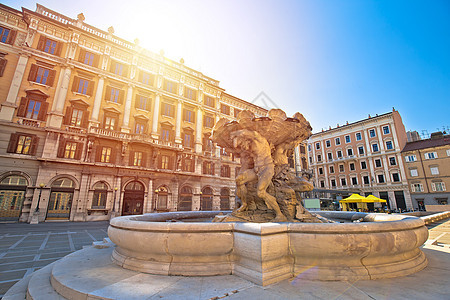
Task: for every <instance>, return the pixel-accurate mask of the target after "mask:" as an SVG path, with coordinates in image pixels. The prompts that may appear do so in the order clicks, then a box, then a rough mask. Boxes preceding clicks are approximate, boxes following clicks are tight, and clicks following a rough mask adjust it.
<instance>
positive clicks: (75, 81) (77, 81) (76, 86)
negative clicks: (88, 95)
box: [72, 76, 80, 92]
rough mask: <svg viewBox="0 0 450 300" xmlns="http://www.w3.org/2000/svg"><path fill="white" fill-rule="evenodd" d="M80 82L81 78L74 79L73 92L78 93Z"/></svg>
mask: <svg viewBox="0 0 450 300" xmlns="http://www.w3.org/2000/svg"><path fill="white" fill-rule="evenodd" d="M79 82H80V77H78V76H75V77H74V78H73V84H72V92H76V91H77V89H78V83H79Z"/></svg>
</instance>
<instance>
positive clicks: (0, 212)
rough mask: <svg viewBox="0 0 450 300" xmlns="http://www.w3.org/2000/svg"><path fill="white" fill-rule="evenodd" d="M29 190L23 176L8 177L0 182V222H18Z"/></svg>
mask: <svg viewBox="0 0 450 300" xmlns="http://www.w3.org/2000/svg"><path fill="white" fill-rule="evenodd" d="M26 188H27V180H26V179H25V178H24V177H22V176H16V175H12V176H8V177H6V178H4V179H3V180H2V181H1V182H0V221H18V220H19V217H20V213H21V211H22V204H23V200H24V197H25V190H26Z"/></svg>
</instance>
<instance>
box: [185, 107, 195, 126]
mask: <svg viewBox="0 0 450 300" xmlns="http://www.w3.org/2000/svg"><path fill="white" fill-rule="evenodd" d="M184 121H186V122H191V123H194V122H195V114H194V112H193V111H192V110H189V109H185V110H184Z"/></svg>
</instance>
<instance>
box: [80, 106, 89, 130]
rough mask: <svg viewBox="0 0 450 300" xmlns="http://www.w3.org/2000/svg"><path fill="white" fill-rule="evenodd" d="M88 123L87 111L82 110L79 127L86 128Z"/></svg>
mask: <svg viewBox="0 0 450 300" xmlns="http://www.w3.org/2000/svg"><path fill="white" fill-rule="evenodd" d="M88 123H89V111H88V110H83V117H82V118H81V127H83V128H87V127H88Z"/></svg>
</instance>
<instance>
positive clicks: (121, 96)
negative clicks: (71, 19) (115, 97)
mask: <svg viewBox="0 0 450 300" xmlns="http://www.w3.org/2000/svg"><path fill="white" fill-rule="evenodd" d="M123 96H124V91H123V90H119V103H120V104H122V103H123Z"/></svg>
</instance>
